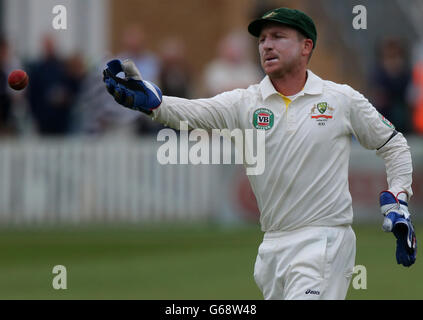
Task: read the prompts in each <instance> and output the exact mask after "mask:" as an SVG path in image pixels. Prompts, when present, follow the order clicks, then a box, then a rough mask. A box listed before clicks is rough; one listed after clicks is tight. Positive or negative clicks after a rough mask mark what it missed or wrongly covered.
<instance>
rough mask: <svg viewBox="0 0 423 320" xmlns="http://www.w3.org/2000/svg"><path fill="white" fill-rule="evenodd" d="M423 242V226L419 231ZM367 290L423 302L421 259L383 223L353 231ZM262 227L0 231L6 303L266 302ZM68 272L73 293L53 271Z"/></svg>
mask: <svg viewBox="0 0 423 320" xmlns="http://www.w3.org/2000/svg"><path fill="white" fill-rule="evenodd" d="M416 228H417V231H418V233H417V238H418V239H423V238H422V232H420V231H421V230H423V225H420V226H416ZM354 230H355V232H356V235H357V258H356V265H358V264H360V265H364V266H366V268H367V290H355V289H353V288H352V287H350V291H349V293H348V297H347V298H348V299H423V270H422V269H421V267H420V266H421V260H418V261H417V262H416V264H415V265H414V266H412V267H411V268H409V269H406V268H403V267H401V266H399V265H397V264H396V261H395V240H394V237H393V235H392V234H385V233H384V232H382V231H381V228H380V226H379V225H369V226H367V225H363V226H355V227H354ZM261 237H262V233H261V231H260V230H259V228H258V227H255V226H251V227H243V228H221V227H217V226H215V227H210V226H208V227H205V226H185V227H150V228H140V227H115V228H111V227H89V228H83V229H75V228H74V229H69V228H68V229H57V230H54V231H52V230H7V229H3V230H1V231H0V299H262V296H261V293H260V291H259V290H258V288H257V287H256V284H255V282H254V279H253V267H254V262H255V257H256V253H257V248H258V245H259V244H260V242H261ZM55 265H64V266H65V267H66V268H67V287H68V289H67V290H54V289H53V287H52V280H53V277H54V276H55V275H54V274H53V273H52V269H53V267H54V266H55Z"/></svg>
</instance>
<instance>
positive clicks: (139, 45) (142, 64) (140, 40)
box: [118, 24, 160, 83]
mask: <svg viewBox="0 0 423 320" xmlns="http://www.w3.org/2000/svg"><path fill="white" fill-rule="evenodd" d="M120 49H121V52H120V53H119V54H118V56H119V57H120V58H121V59H131V60H132V61H134V63H135V65H136V66H137V67H138V70H140V72H141V75H142V77H143V79H144V80H148V81H151V82H154V83H158V76H159V71H160V62H159V59H158V58H157V56H156V55H155V54H154V53H152V52H150V51H148V50H147V44H146V38H145V33H144V31H143V29H142V27H141V26H140V25H138V24H130V25H127V26H126V27H125V29H124V30H123V33H122V37H121V43H120Z"/></svg>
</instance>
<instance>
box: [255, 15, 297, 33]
mask: <svg viewBox="0 0 423 320" xmlns="http://www.w3.org/2000/svg"><path fill="white" fill-rule="evenodd" d="M269 22H276V23H279V24H285V25H290V24H289V22H288V21H287V22H282V21H280V20H276V19H272V18H270V19H257V20H254V21H253V22H251V23H250V24H249V25H248V32H249V33H250V34H252V35H253V36H254V37H259V36H260V32H261V29H262V28H263V25H264V24H265V23H269Z"/></svg>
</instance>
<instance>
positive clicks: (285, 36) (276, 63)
mask: <svg viewBox="0 0 423 320" xmlns="http://www.w3.org/2000/svg"><path fill="white" fill-rule="evenodd" d="M304 41H305V39H304V38H303V37H300V35H299V33H298V31H297V30H295V29H293V28H290V27H288V26H285V25H282V24H278V23H269V24H266V25H265V26H263V28H262V30H261V33H260V36H259V52H260V61H261V65H262V67H263V70H264V72H265V73H266V74H267V75H269V76H270V77H271V78H280V77H283V76H284V75H285V74H287V73H290V72H292V71H293V70H295V69H296V68H298V67H299V66H301V63H302V61H304V59H303V57H304Z"/></svg>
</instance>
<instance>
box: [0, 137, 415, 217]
mask: <svg viewBox="0 0 423 320" xmlns="http://www.w3.org/2000/svg"><path fill="white" fill-rule="evenodd" d="M409 144H410V146H411V150H412V156H413V169H414V173H413V189H414V192H415V194H414V197H413V198H412V201H411V203H410V209H411V212H412V214H413V216H414V219H415V220H418V219H420V220H421V218H420V215H421V211H422V210H423V139H421V138H415V139H409ZM159 146H160V144H159V143H157V142H154V140H152V139H140V138H133V137H132V138H130V137H123V138H122V137H119V138H102V139H87V138H84V139H82V138H74V139H66V140H46V139H43V140H2V141H0V225H44V224H50V225H55V224H59V223H65V224H68V223H71V224H83V223H87V222H101V223H103V222H106V223H111V222H116V221H121V222H125V223H126V222H129V223H131V222H144V221H153V222H154V221H178V220H179V221H209V220H211V219H219V220H220V221H224V222H233V221H243V220H245V219H247V220H252V219H253V220H254V219H255V217H256V216H257V214H256V207H255V202H254V200H251V199H252V198H253V196H252V195H251V191H250V189H249V185H248V181H247V179H246V178H245V173H243V169H242V166H239V165H238V166H235V165H198V166H194V165H165V166H163V165H160V164H159V163H158V161H157V158H156V156H157V148H158V147H159ZM385 188H386V174H385V168H384V164H383V161H382V160H381V159H380V158H378V157H377V156H376V155H375V153H374V151H368V150H365V149H363V148H362V147H361V146H359V145H358V143H354V144H353V148H352V152H351V161H350V190H351V193H352V197H353V207H354V216H355V221H356V222H357V221H364V222H366V221H381V215H380V213H379V206H378V194H379V192H380V191H381V190H383V189H385Z"/></svg>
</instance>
